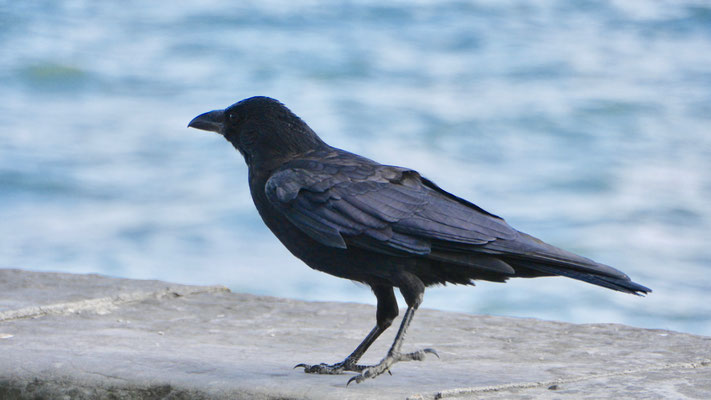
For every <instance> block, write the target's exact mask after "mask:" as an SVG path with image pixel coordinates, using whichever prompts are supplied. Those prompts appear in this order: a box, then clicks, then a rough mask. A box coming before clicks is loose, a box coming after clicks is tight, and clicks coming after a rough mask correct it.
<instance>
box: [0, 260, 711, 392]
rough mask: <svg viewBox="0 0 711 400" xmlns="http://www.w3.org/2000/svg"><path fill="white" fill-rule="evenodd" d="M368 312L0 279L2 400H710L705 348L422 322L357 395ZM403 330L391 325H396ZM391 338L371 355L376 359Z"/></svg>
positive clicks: (83, 281)
mask: <svg viewBox="0 0 711 400" xmlns="http://www.w3.org/2000/svg"><path fill="white" fill-rule="evenodd" d="M374 314H375V310H374V308H373V307H372V306H368V305H361V304H347V303H309V302H302V301H295V300H288V299H279V298H273V297H261V296H252V295H245V294H237V293H231V292H229V291H228V290H227V289H226V288H224V287H219V286H217V287H200V286H183V285H176V284H171V283H166V282H158V281H137V280H127V279H115V278H107V277H102V276H98V275H71V274H60V273H40V272H28V271H20V270H2V269H0V399H3V400H5V399H29V398H32V399H35V398H40V399H41V398H48V399H94V398H110V399H339V400H341V399H342V400H345V399H408V398H409V399H434V398H451V399H471V398H476V399H500V398H507V399H510V398H522V399H523V398H525V399H528V398H542V399H558V398H575V399H586V398H638V399H669V398H673V399H683V398H689V399H709V398H711V361H710V359H711V338H709V337H702V336H695V335H689V334H684V333H677V332H670V331H662V330H648V329H638V328H632V327H628V326H622V325H612V324H610V325H608V324H595V325H573V324H567V323H559V322H550V321H539V320H533V319H516V318H503V317H491V316H477V315H466V314H458V313H449V312H441V311H434V310H427V309H423V310H420V311H419V312H418V313H417V314H416V315H415V319H414V322H413V324H412V326H411V328H410V331H409V332H408V336H407V338H406V340H405V345H404V347H403V350H404V351H408V350H415V349H418V348H423V347H433V348H435V349H437V351H438V352H439V354H440V357H441V359H437V358H436V357H428V358H427V359H426V360H425V361H423V362H409V363H400V364H397V365H395V366H394V367H393V375H392V376H389V375H383V376H381V377H378V378H377V379H375V380H368V381H365V382H364V383H361V384H359V385H356V384H351V385H350V386H349V387H347V388H346V386H345V383H346V381H347V380H348V378H349V377H350V375H307V374H304V373H303V372H302V371H301V370H295V369H292V367H293V366H294V365H296V364H298V363H301V362H306V363H318V362H329V363H332V362H336V361H340V360H342V359H343V357H345V356H346V355H347V354H349V353H350V351H352V350H353V348H355V346H356V345H357V344H358V343H359V342H360V340H361V339H362V338H363V336H364V335H365V334H366V333H367V332H368V331H369V330H370V328H371V327H372V324H373V323H374ZM396 323H399V320H398V321H396ZM394 334H395V329H392V328H391V330H390V331H389V332H387V333H386V334H384V335H383V337H382V338H381V339H379V340H378V341H377V342H376V343H375V345H374V346H373V348H372V349H371V350H370V351H369V352H368V353H366V356H365V359H364V361H365V362H368V363H373V362H377V361H379V360H380V358H381V357H382V356H383V355H384V354H385V352H386V351H387V348H388V347H389V345H390V342H391V341H392V338H393V336H394Z"/></svg>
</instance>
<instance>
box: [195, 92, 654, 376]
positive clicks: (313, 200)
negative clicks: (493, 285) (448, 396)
mask: <svg viewBox="0 0 711 400" xmlns="http://www.w3.org/2000/svg"><path fill="white" fill-rule="evenodd" d="M188 126H189V127H193V128H197V129H202V130H207V131H213V132H217V133H219V134H221V135H222V136H224V137H225V139H227V140H228V141H229V142H230V143H232V145H233V146H234V147H235V148H236V149H237V150H238V151H239V152H240V153H241V154H242V156H244V159H245V161H246V162H247V166H248V167H249V189H250V191H251V193H252V199H253V200H254V205H255V206H256V207H257V211H259V215H261V216H262V219H263V220H264V223H265V224H266V225H267V226H268V227H269V229H271V231H272V232H273V233H274V235H276V237H277V238H278V239H279V240H280V241H281V242H282V244H284V246H286V248H287V249H289V251H290V252H291V253H292V254H293V255H295V256H296V257H298V258H299V259H301V260H302V261H303V262H305V263H306V264H307V265H308V266H310V267H311V268H314V269H316V270H319V271H323V272H326V273H329V274H331V275H335V276H337V277H340V278H346V279H351V280H354V281H358V282H362V283H365V284H367V285H368V286H370V288H371V289H372V290H373V293H374V294H375V297H376V298H377V300H378V306H377V311H376V321H377V322H376V325H375V327H374V328H373V330H371V331H370V333H369V334H368V335H367V336H366V337H365V339H364V340H363V342H362V343H361V344H360V345H358V347H357V348H356V349H355V350H354V351H353V353H351V354H350V355H349V356H348V357H346V359H345V360H343V361H341V362H339V363H335V364H330V365H329V364H315V365H307V364H299V365H297V367H303V368H304V370H305V371H306V372H309V373H318V374H340V373H342V372H343V371H354V372H357V373H358V374H357V375H355V376H353V377H352V378H351V379H350V380H349V381H348V383H350V382H352V381H355V382H358V383H359V382H362V381H363V380H364V379H366V378H375V377H376V376H378V375H380V374H382V373H384V372H386V371H389V369H390V368H391V366H392V365H393V364H394V363H396V362H398V361H410V360H422V359H423V358H424V356H425V354H426V353H432V354H437V353H436V352H435V351H434V350H432V349H423V350H419V351H415V352H410V353H403V352H402V351H401V350H400V347H401V345H402V342H403V338H404V336H405V331H406V330H407V328H408V326H409V325H410V322H411V321H412V317H413V315H414V313H415V310H417V308H418V307H419V305H420V304H421V303H422V298H423V295H424V293H425V287H427V286H430V285H436V284H446V283H454V284H464V285H472V284H473V281H475V280H486V281H493V282H504V281H506V280H507V279H509V278H516V277H523V278H533V277H539V276H554V275H561V276H566V277H569V278H573V279H578V280H581V281H585V282H589V283H592V284H595V285H599V286H603V287H606V288H608V289H613V290H618V291H621V292H626V293H632V294H644V293H648V292H651V290H650V289H648V288H646V287H644V286H642V285H639V284H637V283H634V282H632V281H631V280H630V278H629V277H628V276H627V275H625V274H624V273H622V272H620V271H618V270H616V269H614V268H612V267H609V266H607V265H604V264H600V263H597V262H595V261H592V260H590V259H587V258H584V257H581V256H578V255H576V254H573V253H570V252H567V251H565V250H562V249H559V248H557V247H553V246H551V245H549V244H547V243H544V242H543V241H541V240H539V239H537V238H535V237H533V236H530V235H528V234H526V233H523V232H519V231H517V230H516V229H514V228H512V227H511V226H509V225H508V224H507V223H506V222H505V221H504V220H503V219H502V218H500V217H498V216H496V215H494V214H491V213H489V212H487V211H485V210H483V209H481V208H479V207H477V206H476V205H475V204H473V203H471V202H469V201H467V200H465V199H462V198H460V197H457V196H455V195H453V194H451V193H449V192H447V191H445V190H443V189H442V188H440V187H439V186H437V185H436V184H435V183H434V182H432V181H430V180H429V179H427V178H425V177H423V176H421V175H420V174H419V173H417V171H414V170H412V169H409V168H402V167H395V166H391V165H383V164H379V163H377V162H375V161H372V160H369V159H367V158H365V157H361V156H359V155H356V154H353V153H349V152H347V151H344V150H340V149H337V148H334V147H331V146H329V145H328V144H326V143H325V142H324V141H323V140H321V138H319V137H318V135H316V133H315V132H314V131H313V130H311V128H309V126H308V125H306V123H305V122H304V121H302V120H301V119H300V118H299V117H298V116H296V115H295V114H293V113H292V112H291V111H290V110H289V109H288V108H286V107H285V106H284V105H283V104H281V103H280V102H278V101H277V100H274V99H271V98H268V97H252V98H249V99H245V100H242V101H240V102H239V103H236V104H234V105H232V106H230V107H228V108H226V109H224V110H216V111H210V112H207V113H204V114H201V115H199V116H197V117H196V118H195V119H193V120H192V121H190V123H189V124H188ZM395 287H397V288H398V289H399V290H400V293H402V296H403V297H404V299H405V302H406V303H407V311H406V312H405V316H404V317H403V320H402V323H401V325H400V330H399V331H398V333H397V335H396V336H395V340H394V341H393V344H392V347H391V348H390V350H389V351H388V353H387V355H386V356H385V358H383V359H382V361H380V363H378V364H375V365H370V366H365V365H359V364H358V360H359V359H360V358H361V356H362V355H363V353H365V351H366V350H367V349H368V347H369V346H370V345H371V344H372V343H373V342H374V341H375V340H376V339H377V338H378V336H380V334H382V333H383V331H385V330H386V329H387V328H388V327H389V326H390V325H391V324H392V322H393V320H394V319H395V317H396V316H397V315H398V306H397V301H396V300H395V294H394V292H393V288H395Z"/></svg>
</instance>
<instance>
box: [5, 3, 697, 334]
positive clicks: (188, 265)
mask: <svg viewBox="0 0 711 400" xmlns="http://www.w3.org/2000/svg"><path fill="white" fill-rule="evenodd" d="M0 51H1V54H2V56H1V57H0V90H1V91H0V93H1V96H0V268H23V269H31V270H43V271H63V272H76V273H88V272H92V273H101V274H107V275H111V276H117V277H127V278H138V279H162V280H168V281H173V282H180V283H188V284H224V285H227V286H228V287H230V288H231V289H233V290H235V291H240V292H249V293H254V294H266V295H274V296H283V297H290V298H298V299H306V300H324V301H328V300H339V301H354V302H365V303H374V300H375V299H374V297H373V296H372V294H371V293H370V291H369V289H368V288H367V287H364V286H361V285H356V284H353V283H352V282H350V281H346V280H341V279H337V278H334V277H331V276H329V275H326V274H323V273H319V272H316V271H312V270H311V269H309V268H307V267H306V266H305V265H303V264H302V263H301V262H300V261H299V260H297V259H296V258H294V257H292V256H291V255H290V254H289V253H288V252H287V251H286V250H285V249H284V248H282V246H281V244H280V243H279V242H278V241H277V240H276V239H275V238H274V237H273V236H272V234H271V233H270V232H269V231H268V230H267V228H266V227H264V225H263V224H262V222H261V220H260V218H259V216H258V215H257V213H256V210H255V209H254V206H253V204H252V201H251V198H250V196H249V193H248V188H247V182H246V180H247V170H246V167H245V164H244V161H243V160H242V158H241V156H240V155H239V153H237V151H235V150H234V149H233V148H232V147H231V146H230V145H229V144H228V143H227V142H226V141H225V140H224V139H223V138H221V137H220V136H218V135H216V134H210V133H207V132H203V131H198V130H193V129H186V125H187V123H188V122H189V121H190V120H191V119H192V118H193V117H195V116H196V115H198V114H199V113H202V112H205V111H209V110H212V109H216V108H224V107H226V106H228V105H230V104H232V103H234V102H236V101H238V100H241V99H243V98H245V97H250V96H254V95H267V96H271V97H274V98H277V99H279V100H281V101H282V102H284V103H285V104H286V105H287V106H289V107H290V108H291V109H292V110H293V111H294V112H295V113H297V114H298V115H300V116H301V117H302V118H303V119H304V120H305V121H306V122H307V123H309V124H310V125H311V127H312V128H314V130H315V131H316V132H318V133H319V134H320V135H321V137H322V138H324V140H326V141H327V142H328V143H329V144H331V145H334V146H337V147H341V148H345V149H347V150H349V151H353V152H357V153H360V154H363V155H365V156H368V157H370V158H373V159H376V160H378V161H380V162H383V163H387V164H395V165H403V166H408V167H411V168H414V169H417V170H419V171H420V172H421V173H422V174H423V175H424V176H426V177H428V178H430V179H432V180H434V181H435V182H437V183H438V184H439V185H440V186H442V187H443V188H445V189H446V190H449V191H451V192H453V193H456V194H458V195H459V196H462V197H465V198H467V199H470V200H472V201H474V202H475V203H477V204H478V205H479V206H481V207H483V208H484V209H486V210H488V211H490V212H493V213H495V214H498V215H501V216H503V217H504V218H506V220H507V221H508V222H509V223H510V224H511V225H513V226H514V227H516V228H518V229H519V230H522V231H525V232H528V233H530V234H533V235H535V236H537V237H540V238H542V239H544V240H546V241H548V242H549V243H552V244H555V245H557V246H560V247H563V248H565V249H568V250H571V251H574V252H578V253H580V254H582V255H585V256H588V257H590V258H593V259H595V260H597V261H600V262H603V263H606V264H609V265H612V266H615V267H617V268H619V269H622V270H623V271H625V272H626V273H628V274H629V275H630V276H631V277H632V278H633V279H634V280H635V281H637V282H639V283H642V284H644V285H646V286H649V287H651V288H652V289H654V293H652V294H651V295H649V296H648V297H646V298H638V297H634V296H630V295H625V294H621V293H616V292H612V291H609V290H605V289H602V288H599V287H595V286H592V285H587V284H584V283H579V282H577V281H573V280H568V279H564V278H542V279H533V280H526V279H518V280H513V281H510V282H509V283H507V284H496V283H486V282H482V283H478V284H477V287H475V288H472V287H455V286H449V287H446V288H435V289H430V290H428V292H427V294H426V296H425V302H424V307H429V308H437V309H443V310H452V311H461V312H467V313H477V314H493V315H509V316H519V317H534V318H543V319H552V320H563V321H570V322H576V323H592V322H619V323H625V324H630V325H635V326H641V327H648V328H663V329H673V330H680V331H685V332H692V333H697V334H703V335H711V294H709V293H710V292H711V4H710V3H709V2H707V1H694V0H675V1H636V0H624V1H623V0H620V1H575V2H570V1H566V0H560V1H542V2H528V1H501V0H475V1H447V0H443V1H414V2H413V1H401V2H398V1H392V2H383V1H372V0H358V1H349V2H342V3H340V4H335V2H325V1H324V2H315V1H314V2H312V1H300V2H292V1H287V0H267V1H265V0H259V1H240V2H230V1H200V2H197V1H195V2H178V3H171V5H170V6H167V5H165V4H163V3H159V2H144V1H122V2H95V1H81V0H77V1H56V0H52V1H49V0H47V1H32V2H21V1H14V2H10V1H0ZM402 304H403V303H402V302H401V305H402ZM368 328H369V327H363V329H364V330H366V329H368Z"/></svg>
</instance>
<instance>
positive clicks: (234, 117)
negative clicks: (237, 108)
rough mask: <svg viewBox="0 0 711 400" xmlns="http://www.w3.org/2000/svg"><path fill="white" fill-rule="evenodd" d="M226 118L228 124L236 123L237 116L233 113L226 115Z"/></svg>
mask: <svg viewBox="0 0 711 400" xmlns="http://www.w3.org/2000/svg"><path fill="white" fill-rule="evenodd" d="M227 118H229V120H230V122H232V123H234V122H237V114H235V113H229V114H227Z"/></svg>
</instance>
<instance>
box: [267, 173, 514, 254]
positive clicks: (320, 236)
mask: <svg viewBox="0 0 711 400" xmlns="http://www.w3.org/2000/svg"><path fill="white" fill-rule="evenodd" d="M363 160H365V159H363ZM367 161H369V160H367ZM428 183H429V181H427V180H425V179H424V178H422V177H421V176H420V175H419V174H418V173H417V172H415V171H412V170H409V169H405V168H400V167H393V166H386V165H380V164H376V163H372V162H361V163H350V165H348V164H345V165H344V164H343V163H334V162H329V160H326V161H317V160H298V161H292V162H290V163H287V164H286V165H284V166H283V167H282V168H280V169H279V170H278V171H276V172H275V173H274V174H273V175H272V176H271V178H270V179H269V180H268V181H267V183H266V186H265V191H266V195H267V198H268V199H269V201H270V202H271V204H272V205H273V206H274V207H276V208H277V209H278V210H279V211H281V212H282V213H283V214H284V215H285V216H286V217H287V218H288V219H289V221H291V222H292V223H293V224H294V225H296V226H297V227H299V229H301V230H302V231H304V232H305V233H306V234H308V235H309V236H311V237H312V238H313V239H315V240H317V241H319V242H321V243H322V244H325V245H327V246H333V247H340V248H346V247H348V246H357V247H367V248H370V249H373V250H377V251H380V252H383V253H394V254H402V255H406V254H413V255H426V254H429V253H430V252H431V250H432V246H433V242H436V243H440V242H441V243H452V244H453V245H455V246H457V245H458V246H471V245H483V244H486V243H489V242H492V241H495V240H497V239H513V238H514V237H516V236H517V232H516V231H515V230H514V229H513V228H511V227H510V226H509V225H508V224H506V222H504V220H502V219H501V218H498V217H496V216H494V215H492V214H489V213H486V212H485V211H483V210H481V209H480V208H478V207H476V206H474V205H473V204H471V203H467V202H465V201H464V200H461V199H458V198H456V197H454V196H451V195H449V196H447V195H445V193H446V192H444V191H442V190H441V189H439V188H437V187H436V186H434V187H432V186H433V185H432V186H429V185H428ZM436 246H437V245H436V244H435V247H436Z"/></svg>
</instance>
